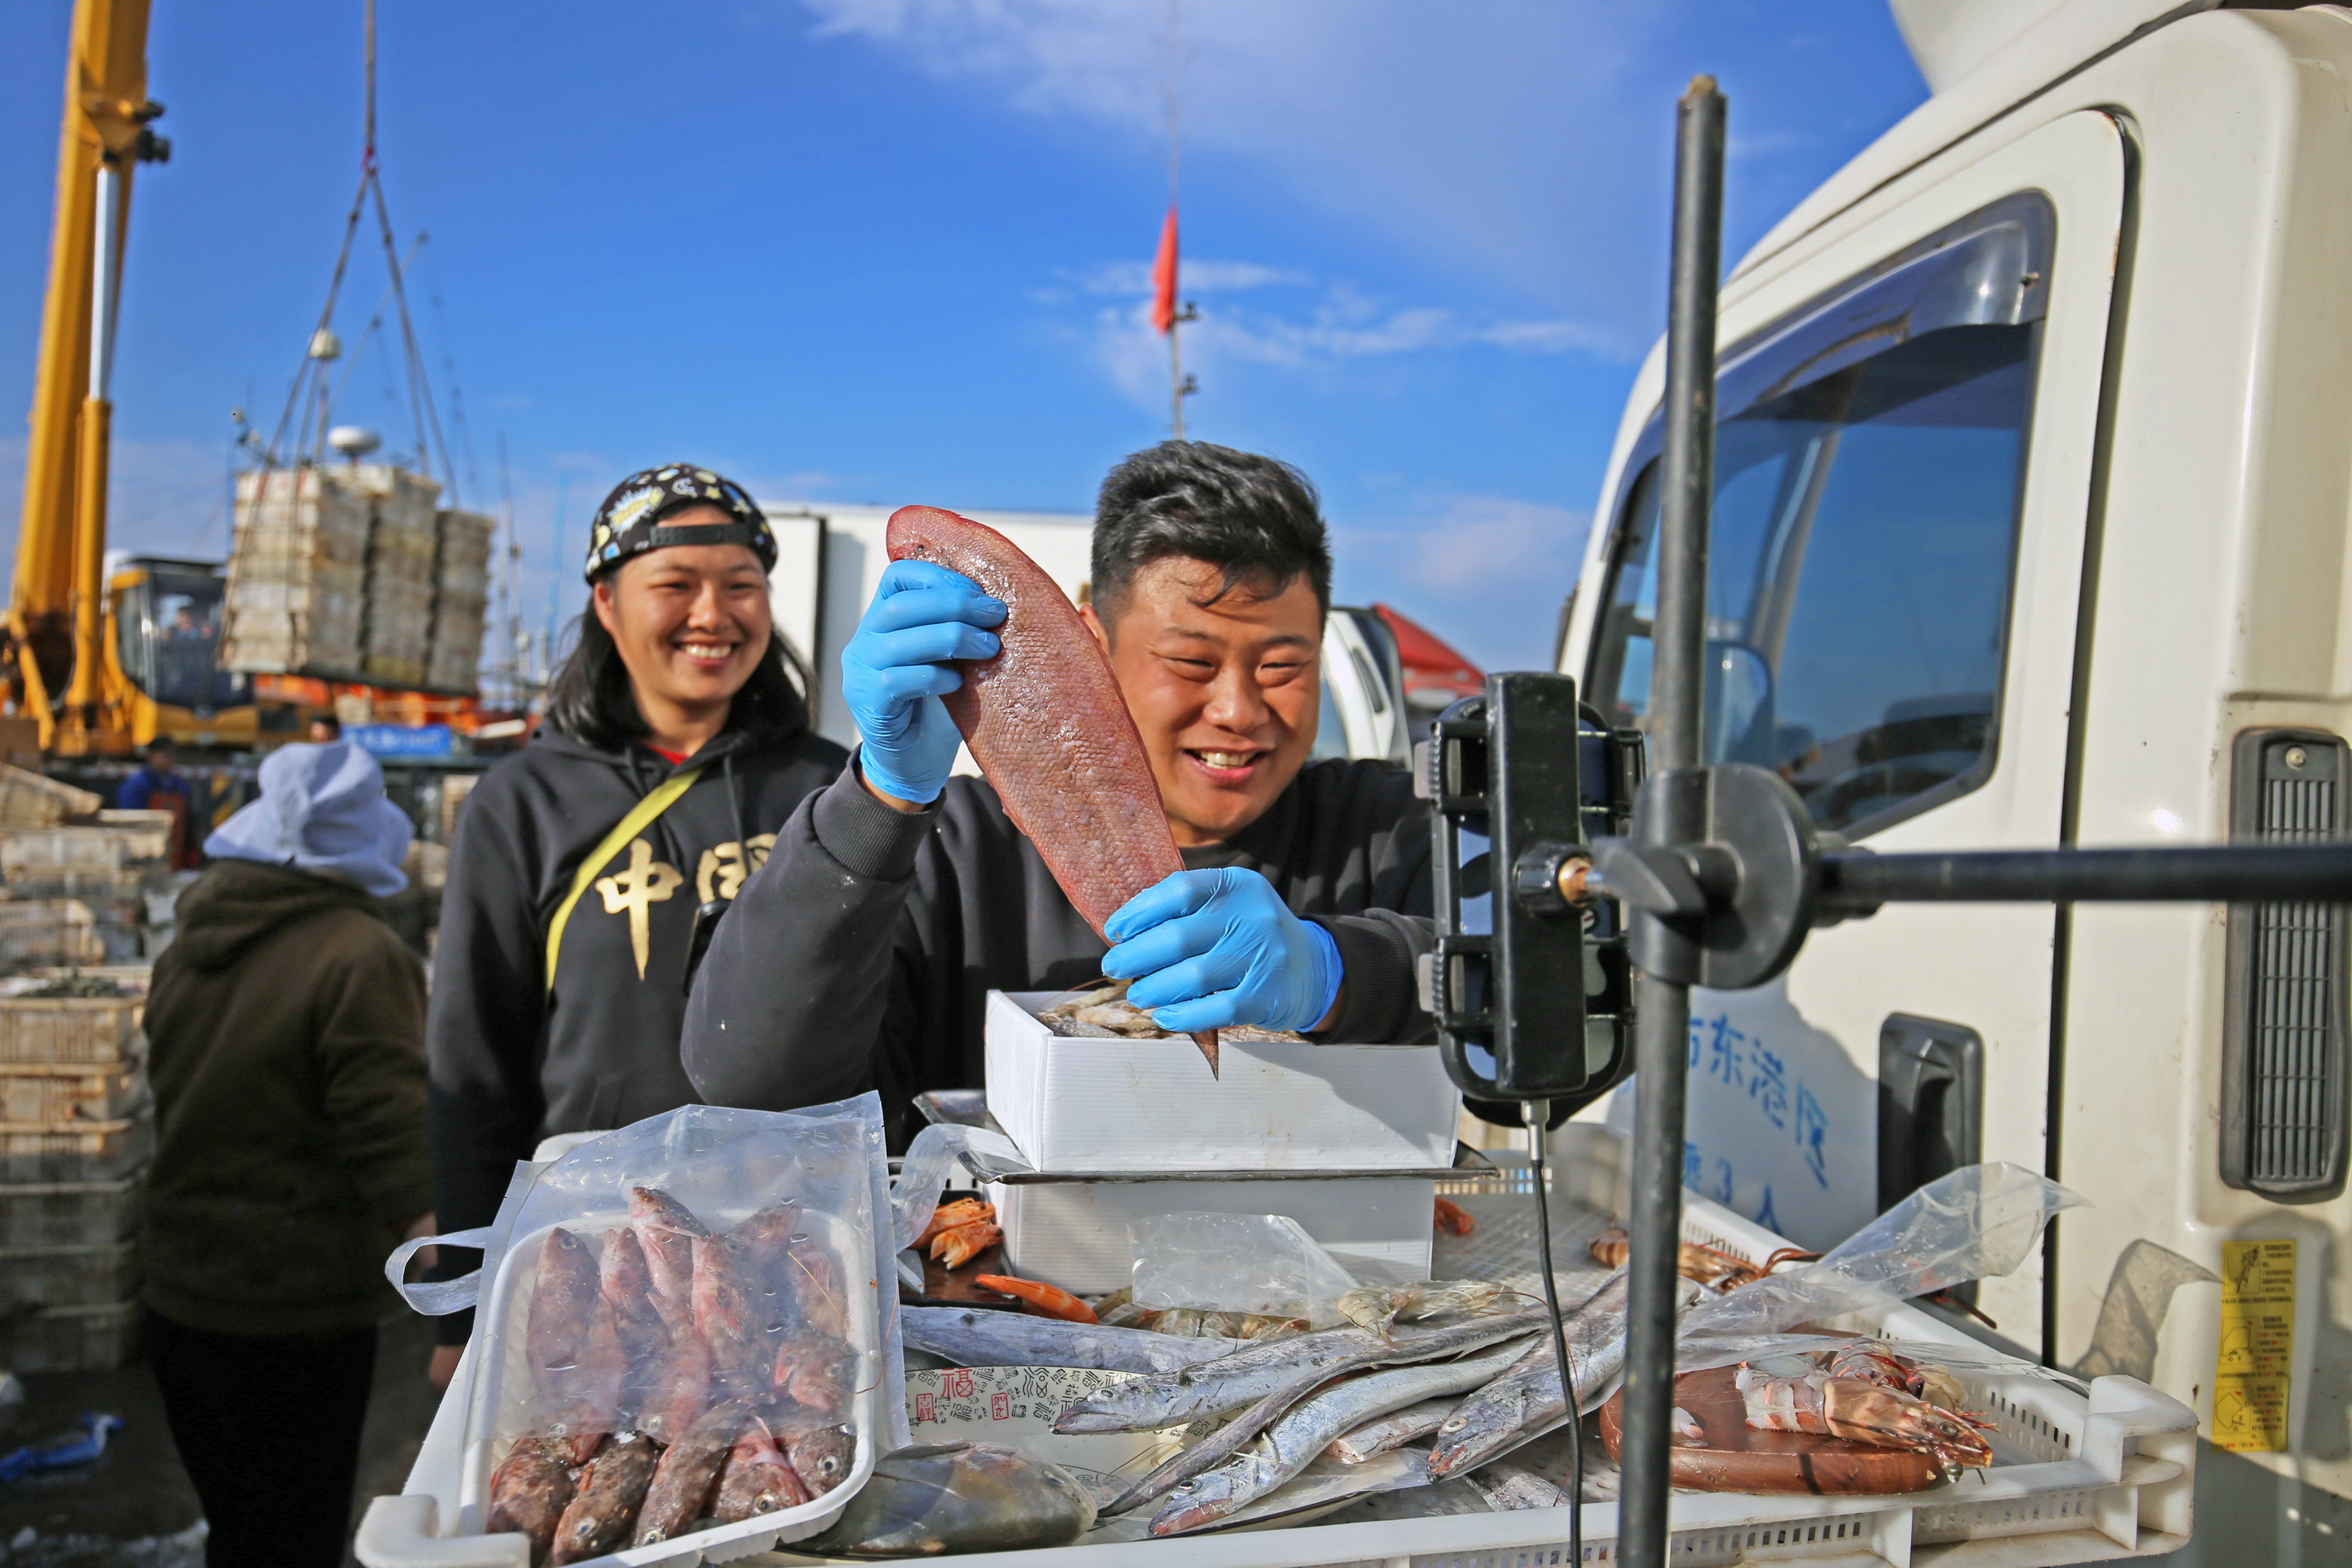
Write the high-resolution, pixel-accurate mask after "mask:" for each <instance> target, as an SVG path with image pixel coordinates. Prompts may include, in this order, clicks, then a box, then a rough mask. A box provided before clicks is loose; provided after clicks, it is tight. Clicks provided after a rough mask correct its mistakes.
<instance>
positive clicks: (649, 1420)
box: [638, 1324, 710, 1443]
mask: <svg viewBox="0 0 2352 1568" xmlns="http://www.w3.org/2000/svg"><path fill="white" fill-rule="evenodd" d="M650 1365H651V1367H652V1368H653V1371H652V1375H650V1376H649V1377H647V1378H646V1379H645V1387H646V1396H645V1404H644V1406H642V1407H641V1409H640V1411H639V1413H638V1424H639V1425H640V1426H642V1427H645V1429H646V1431H647V1432H648V1433H650V1434H652V1435H653V1436H654V1437H656V1438H658V1439H660V1440H661V1441H663V1442H665V1443H671V1442H676V1441H677V1437H678V1434H680V1433H682V1432H684V1431H685V1430H686V1429H687V1428H688V1427H691V1426H693V1425H694V1420H695V1417H696V1416H699V1415H701V1414H702V1412H703V1409H704V1407H705V1406H708V1405H709V1403H710V1345H709V1342H707V1341H706V1340H704V1339H703V1337H702V1336H701V1335H700V1334H699V1333H696V1332H695V1330H694V1327H693V1325H692V1324H688V1326H687V1327H685V1328H683V1329H680V1330H679V1331H678V1332H677V1333H675V1334H672V1335H671V1336H670V1342H669V1348H668V1350H667V1352H665V1353H664V1354H662V1355H661V1356H660V1357H658V1358H657V1359H656V1360H655V1361H654V1362H652V1363H651V1364H650Z"/></svg>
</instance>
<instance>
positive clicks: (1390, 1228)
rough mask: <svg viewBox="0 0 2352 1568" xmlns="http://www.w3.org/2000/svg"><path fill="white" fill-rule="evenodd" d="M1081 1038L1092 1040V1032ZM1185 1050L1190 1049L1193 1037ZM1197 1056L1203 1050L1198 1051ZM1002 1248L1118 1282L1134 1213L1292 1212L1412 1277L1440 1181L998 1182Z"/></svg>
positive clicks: (1124, 1274)
mask: <svg viewBox="0 0 2352 1568" xmlns="http://www.w3.org/2000/svg"><path fill="white" fill-rule="evenodd" d="M1072 1043H1073V1044H1078V1045H1092V1044H1097V1043H1100V1042H1098V1041H1094V1040H1076V1041H1073V1042H1072ZM1185 1049H1186V1050H1188V1051H1189V1050H1191V1049H1192V1044H1191V1042H1190V1041H1186V1042H1185ZM1193 1060H1194V1061H1199V1060H1200V1058H1199V1057H1198V1056H1197V1055H1195V1057H1194V1058H1193ZM985 1190H986V1196H987V1197H988V1200H989V1202H991V1203H992V1204H994V1205H996V1223H997V1225H998V1226H999V1227H1000V1228H1003V1232H1004V1256H1005V1260H1006V1262H1007V1264H1008V1265H1009V1266H1010V1267H1011V1268H1012V1270H1013V1272H1014V1273H1016V1274H1018V1275H1020V1276H1021V1277H1022V1278H1024V1279H1029V1280H1044V1281H1047V1282H1049V1283H1052V1284H1055V1285H1059V1286H1061V1287H1062V1289H1064V1290H1066V1291H1084V1292H1089V1293H1091V1292H1094V1291H1116V1290H1118V1289H1120V1288H1121V1287H1122V1286H1124V1285H1126V1284H1127V1283H1128V1281H1129V1278H1130V1276H1131V1275H1132V1274H1133V1272H1134V1270H1133V1268H1132V1262H1131V1258H1130V1255H1129V1251H1128V1247H1127V1227H1128V1223H1129V1221H1130V1220H1136V1219H1145V1218H1150V1217H1151V1216H1153V1215H1155V1214H1181V1213H1186V1212H1193V1211H1202V1212H1207V1213H1212V1214H1286V1215H1288V1216H1289V1217H1290V1218H1293V1219H1296V1220H1297V1221H1298V1223H1299V1226H1300V1227H1301V1228H1303V1229H1305V1230H1306V1232H1307V1235H1309V1236H1312V1237H1313V1238H1315V1239H1316V1240H1318V1241H1319V1242H1321V1243H1322V1244H1323V1245H1324V1246H1325V1247H1327V1248H1328V1249H1331V1250H1332V1251H1334V1252H1340V1253H1346V1254H1348V1255H1349V1260H1353V1259H1357V1258H1366V1259H1376V1260H1379V1261H1381V1262H1382V1263H1389V1264H1394V1265H1396V1266H1398V1267H1399V1268H1402V1269H1403V1270H1405V1271H1406V1272H1405V1277H1406V1278H1408V1279H1413V1278H1419V1277H1420V1276H1422V1275H1424V1274H1426V1273H1427V1272H1428V1271H1429V1248H1430V1229H1431V1219H1432V1215H1433V1207H1434V1205H1433V1199H1434V1198H1435V1197H1436V1196H1437V1183H1436V1181H1435V1180H1434V1179H1433V1178H1432V1177H1427V1176H1422V1177H1415V1176H1356V1177H1349V1178H1345V1179H1333V1178H1325V1179H1318V1178H1316V1177H1314V1176H1298V1177H1295V1178H1289V1179H1286V1180H1282V1181H1118V1182H992V1183H990V1184H989V1185H988V1186H987V1187H986V1189H985Z"/></svg>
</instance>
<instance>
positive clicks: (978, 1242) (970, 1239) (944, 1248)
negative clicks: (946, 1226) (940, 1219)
mask: <svg viewBox="0 0 2352 1568" xmlns="http://www.w3.org/2000/svg"><path fill="white" fill-rule="evenodd" d="M1003 1239H1004V1232H1003V1231H1002V1230H1000V1229H998V1228H996V1227H995V1226H993V1225H992V1224H990V1223H989V1222H988V1221H987V1220H984V1219H976V1220H973V1221H972V1222H971V1224H969V1225H959V1226H957V1227H956V1228H954V1229H953V1230H942V1231H940V1233H939V1234H938V1235H937V1236H934V1237H933V1238H931V1257H932V1258H933V1259H935V1260H938V1261H939V1262H940V1263H944V1264H946V1265H947V1266H948V1267H949V1268H950V1269H961V1268H962V1267H963V1266H964V1265H965V1264H967V1263H969V1262H971V1260H973V1259H975V1258H977V1257H979V1256H980V1255H981V1254H982V1253H983V1252H985V1251H987V1250H988V1249H990V1248H992V1247H993V1246H995V1245H996V1244H997V1243H998V1242H1000V1241H1002V1240H1003Z"/></svg>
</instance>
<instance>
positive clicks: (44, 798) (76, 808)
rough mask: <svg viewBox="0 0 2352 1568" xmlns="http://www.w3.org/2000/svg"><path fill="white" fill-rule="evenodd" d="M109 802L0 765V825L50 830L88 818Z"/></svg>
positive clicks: (52, 780) (84, 790)
mask: <svg viewBox="0 0 2352 1568" xmlns="http://www.w3.org/2000/svg"><path fill="white" fill-rule="evenodd" d="M105 804H106V802H105V801H104V800H101V799H100V798H99V797H98V796H96V795H93V794H91V793H90V792H89V790H87V789H75V788H74V787H73V786H72V785H70V784H60V783H58V781H57V780H56V779H44V778H42V777H41V776H40V775H39V774H37V773H34V772H30V771H28V770H26V769H25V768H10V767H6V766H5V765H0V826H7V827H25V828H47V827H55V826H56V825H57V824H58V823H60V822H68V821H73V820H74V819H76V818H78V817H88V816H89V815H91V814H92V813H94V812H95V811H97V810H98V809H99V808H100V807H101V806H103V805H105Z"/></svg>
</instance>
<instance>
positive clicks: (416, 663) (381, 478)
mask: <svg viewBox="0 0 2352 1568" xmlns="http://www.w3.org/2000/svg"><path fill="white" fill-rule="evenodd" d="M350 477H351V480H352V484H353V485H355V486H358V487H360V488H362V489H363V490H365V491H366V492H367V493H368V495H369V496H370V497H373V500H374V503H375V531H374V533H373V535H371V536H370V538H369V541H368V556H367V628H366V632H365V635H364V636H363V637H362V640H361V641H362V646H361V659H360V668H361V670H362V673H363V674H365V675H366V676H367V678H368V680H369V681H370V682H372V683H373V684H374V685H380V686H421V685H424V684H425V660H426V659H427V657H428V656H430V654H431V653H432V651H433V586H434V582H433V562H434V558H435V556H436V554H437V553H438V551H439V546H440V530H439V528H438V527H437V525H436V521H435V517H436V514H435V512H434V509H433V502H434V498H435V497H437V496H438V495H439V494H440V493H441V486H438V485H436V484H435V483H434V482H433V481H432V480H430V479H427V478H425V477H423V476H420V475H416V474H412V473H410V472H409V471H408V470H407V469H405V468H395V467H393V466H392V465H389V464H383V463H366V464H361V465H357V466H355V467H353V468H352V469H351V470H350Z"/></svg>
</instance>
